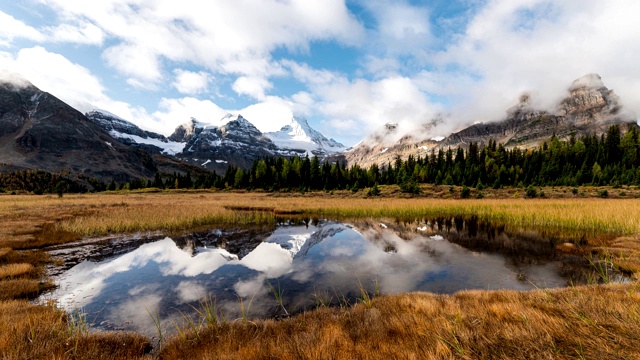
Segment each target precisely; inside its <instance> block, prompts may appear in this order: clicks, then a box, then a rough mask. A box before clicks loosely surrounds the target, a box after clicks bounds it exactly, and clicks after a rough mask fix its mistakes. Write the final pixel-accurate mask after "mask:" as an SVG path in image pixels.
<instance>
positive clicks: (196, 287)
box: [176, 281, 207, 303]
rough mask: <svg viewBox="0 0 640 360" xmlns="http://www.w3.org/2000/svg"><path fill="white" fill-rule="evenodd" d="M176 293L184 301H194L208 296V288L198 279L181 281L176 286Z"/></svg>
mask: <svg viewBox="0 0 640 360" xmlns="http://www.w3.org/2000/svg"><path fill="white" fill-rule="evenodd" d="M176 293H178V297H179V298H180V300H182V302H185V303H188V302H194V301H198V300H202V299H204V298H205V297H206V296H207V289H205V287H204V286H202V285H200V283H199V282H197V281H181V282H180V283H179V284H178V286H177V287H176Z"/></svg>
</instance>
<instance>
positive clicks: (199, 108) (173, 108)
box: [147, 97, 228, 134]
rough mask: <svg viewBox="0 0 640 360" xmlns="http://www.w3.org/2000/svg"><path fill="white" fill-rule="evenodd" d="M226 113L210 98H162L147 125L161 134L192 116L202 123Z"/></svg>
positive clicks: (169, 131) (217, 118) (220, 117)
mask: <svg viewBox="0 0 640 360" xmlns="http://www.w3.org/2000/svg"><path fill="white" fill-rule="evenodd" d="M227 113H228V111H225V110H224V109H222V108H220V107H219V106H218V105H216V104H215V103H213V102H212V101H210V100H199V99H196V98H193V97H184V98H181V99H166V98H163V99H162V100H161V101H160V104H159V105H158V111H156V112H154V113H153V114H152V115H151V116H152V117H153V122H152V123H150V124H147V126H148V127H152V128H154V129H156V131H160V132H162V133H163V134H171V133H172V132H173V130H175V128H176V127H178V126H179V125H180V124H184V123H185V122H187V121H189V119H191V118H192V117H193V118H196V119H198V121H200V122H203V123H208V124H215V123H217V122H218V121H220V119H222V117H223V116H225V115H226V114H227Z"/></svg>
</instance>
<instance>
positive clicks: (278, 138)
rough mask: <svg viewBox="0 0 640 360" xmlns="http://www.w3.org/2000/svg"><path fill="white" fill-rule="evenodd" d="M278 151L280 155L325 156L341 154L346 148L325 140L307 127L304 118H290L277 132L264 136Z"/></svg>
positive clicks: (307, 124) (331, 140)
mask: <svg viewBox="0 0 640 360" xmlns="http://www.w3.org/2000/svg"><path fill="white" fill-rule="evenodd" d="M265 135H266V136H267V137H268V138H269V139H271V141H272V142H273V143H274V144H276V146H277V147H278V149H280V153H281V154H283V155H284V154H286V153H287V152H288V153H290V154H291V155H300V156H304V155H309V156H313V155H317V156H320V157H322V156H326V155H329V154H335V153H339V152H343V151H344V150H346V147H345V146H344V145H342V144H340V143H339V142H337V141H335V140H333V139H327V138H326V137H325V136H324V135H322V134H321V133H320V132H318V131H316V130H315V129H313V128H311V126H309V123H308V122H307V120H306V119H305V118H302V117H296V116H293V115H292V116H291V119H290V120H289V123H288V124H286V125H285V126H283V127H282V128H281V129H280V130H279V131H276V132H268V133H266V134H265Z"/></svg>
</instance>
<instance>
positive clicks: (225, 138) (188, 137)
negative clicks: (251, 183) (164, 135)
mask: <svg viewBox="0 0 640 360" xmlns="http://www.w3.org/2000/svg"><path fill="white" fill-rule="evenodd" d="M221 123H223V125H220V126H216V125H204V124H201V123H198V122H197V121H196V120H194V119H192V120H191V122H189V123H187V124H185V125H181V126H179V127H178V128H177V129H176V131H175V132H174V133H173V134H172V135H171V136H170V137H169V139H174V140H177V139H180V138H181V139H183V141H185V146H184V150H183V151H182V152H180V153H178V154H176V155H175V156H176V158H178V159H180V160H182V161H185V162H187V163H190V164H194V165H200V166H202V167H205V168H207V169H208V170H215V171H217V172H218V173H224V171H226V169H227V167H228V165H229V164H233V165H235V166H238V167H241V168H249V167H250V166H251V163H252V162H253V160H255V159H259V158H262V157H265V156H274V155H275V154H276V146H275V145H274V144H273V142H271V140H269V139H268V138H267V137H266V136H264V135H263V134H262V133H261V132H260V130H258V129H257V128H256V127H255V126H253V124H251V123H250V122H249V121H247V120H246V119H245V118H243V117H242V116H240V115H228V116H226V117H225V118H223V119H222V120H221Z"/></svg>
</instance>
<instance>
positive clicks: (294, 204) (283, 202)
mask: <svg viewBox="0 0 640 360" xmlns="http://www.w3.org/2000/svg"><path fill="white" fill-rule="evenodd" d="M380 188H381V192H382V194H381V197H375V198H366V195H365V194H363V192H358V193H356V194H354V193H352V192H351V191H347V192H335V193H334V194H326V193H306V194H305V195H303V196H301V195H299V194H297V195H294V194H288V193H286V194H277V193H274V194H266V193H226V192H159V193H130V192H118V193H111V194H88V195H71V194H69V195H65V196H64V197H63V198H61V199H58V198H57V197H55V196H26V195H17V196H0V274H3V273H4V274H5V275H2V276H0V328H1V329H3V331H1V332H0V357H2V358H7V359H18V358H25V357H26V358H43V357H46V358H68V357H73V356H72V353H73V352H75V357H76V358H100V357H103V358H104V356H105V354H108V357H109V358H134V359H135V358H142V357H144V356H146V355H145V354H146V353H147V352H148V351H149V345H150V344H149V341H148V340H147V339H145V338H144V337H142V336H140V335H136V334H124V333H99V334H92V333H90V334H84V335H82V336H74V337H70V335H69V333H68V326H69V325H68V321H69V319H68V318H67V317H66V316H65V315H64V314H63V313H62V312H61V311H58V310H56V309H54V308H52V307H50V306H35V305H32V304H29V303H28V302H27V301H26V299H28V298H31V297H33V296H36V295H38V294H39V293H40V292H41V291H42V290H43V289H44V288H46V287H47V286H51V285H50V284H48V283H47V282H46V280H42V279H41V275H42V267H43V264H45V263H46V262H48V261H51V260H50V259H49V258H48V257H47V256H46V253H44V252H43V251H41V250H40V249H41V248H42V247H43V246H48V245H51V244H58V243H64V242H69V241H75V240H77V239H79V238H82V237H87V236H104V235H111V234H120V233H135V232H141V231H162V232H165V233H181V232H187V231H192V230H193V229H194V228H206V227H213V226H215V227H230V228H233V227H241V226H273V225H275V224H276V222H277V221H278V218H279V217H280V216H285V215H287V216H288V215H291V214H297V215H299V216H304V217H306V218H323V217H324V218H334V219H337V220H353V221H355V220H358V219H368V218H391V219H394V220H398V221H414V220H416V219H425V218H446V217H462V218H469V217H474V218H476V219H478V220H479V221H486V222H489V223H494V224H502V225H504V226H505V228H506V229H507V230H509V231H522V230H538V231H542V232H546V233H549V232H557V233H570V234H571V236H572V237H575V239H580V238H581V237H584V238H585V239H587V244H586V246H585V247H584V248H582V249H581V251H583V253H593V254H595V255H597V257H595V258H593V261H594V264H602V262H601V261H602V258H603V256H604V255H603V254H609V257H606V256H605V259H606V261H607V264H606V265H605V266H606V267H607V268H611V267H616V268H617V269H619V270H620V271H622V272H623V273H625V274H627V275H629V276H630V278H631V279H632V280H631V282H629V283H626V284H603V285H592V286H585V287H575V288H567V289H559V290H544V291H543V290H536V291H530V292H511V291H492V292H485V291H472V292H461V293H458V294H455V295H453V296H443V295H434V294H424V293H416V294H404V295H396V296H386V295H385V296H370V295H369V294H368V293H367V297H366V298H365V297H364V296H363V299H362V300H361V301H360V302H359V303H356V304H350V303H349V302H348V300H346V297H344V296H342V297H341V295H340V294H335V297H334V298H335V299H337V301H339V302H340V304H341V306H340V307H338V308H331V307H327V306H326V305H328V303H330V302H331V299H332V298H330V297H329V296H324V294H318V296H317V300H318V309H317V310H316V311H312V312H308V313H304V314H301V315H298V316H294V317H292V318H290V319H286V320H283V321H277V322H274V321H269V320H265V321H256V322H254V321H251V320H250V318H249V315H248V313H249V308H250V306H251V300H249V301H248V302H247V303H244V302H242V301H241V305H240V306H241V313H242V314H243V315H242V319H243V320H244V321H232V322H227V321H224V319H222V320H221V319H220V313H219V311H218V309H216V307H215V305H213V306H208V308H209V310H206V309H203V310H202V313H203V314H206V315H205V316H203V318H207V320H206V321H205V322H206V323H207V326H203V325H204V323H205V322H203V323H202V324H200V323H193V325H194V327H196V325H198V326H197V335H196V334H195V331H194V330H193V329H188V328H187V329H186V330H185V331H184V334H183V338H182V339H179V338H171V339H165V338H164V333H163V334H162V336H163V341H162V342H163V343H165V344H166V345H165V346H164V348H163V349H161V350H160V354H159V356H160V357H161V358H221V357H229V358H248V359H251V358H265V357H271V358H282V359H294V358H354V357H356V358H381V357H389V358H394V357H398V356H401V355H402V356H403V357H408V358H411V357H413V358H446V357H453V356H455V357H459V358H469V359H471V358H528V357H529V358H530V357H538V358H540V357H542V358H573V357H576V356H584V357H585V358H615V357H621V358H635V357H638V351H637V350H636V347H637V340H638V337H637V334H639V333H640V321H639V320H638V319H640V305H639V304H640V285H639V283H638V274H640V241H638V235H639V234H640V202H638V201H637V200H634V199H633V197H635V196H637V195H638V194H637V193H638V191H636V190H633V189H632V190H628V191H626V194H625V196H624V199H623V198H620V197H618V196H617V195H616V194H617V192H614V191H609V193H610V196H609V198H607V199H602V198H597V192H598V191H599V190H598V189H596V188H593V189H590V188H581V192H580V194H582V193H585V194H588V195H589V196H593V197H582V195H580V196H577V195H575V194H573V193H572V192H571V191H567V192H566V193H562V189H544V191H545V194H546V197H547V198H545V199H527V200H525V199H523V195H522V194H519V195H518V194H515V192H513V193H510V192H508V191H503V192H500V191H495V192H494V191H492V190H486V191H484V192H483V194H484V196H485V198H484V199H481V200H479V199H464V200H461V199H453V198H451V195H450V194H449V192H448V191H446V189H444V188H443V189H440V188H437V187H431V188H427V189H424V190H425V191H424V192H423V194H424V195H423V196H421V197H414V198H393V197H391V196H395V195H394V193H393V191H394V190H393V189H389V188H386V187H382V186H381V187H380ZM569 190H571V189H569ZM563 194H565V195H566V196H565V195H563ZM445 197H450V198H449V199H445ZM514 199H517V201H514ZM583 245H584V244H582V245H581V246H583ZM27 250H30V251H27ZM29 265H30V266H31V267H29ZM28 267H29V269H28V270H27V268H28ZM600 274H602V275H604V276H609V273H608V272H607V273H606V275H605V273H604V272H601V273H600ZM595 280H598V281H597V282H603V281H602V280H605V279H602V276H600V275H598V276H597V277H596V278H595ZM274 289H275V287H274ZM277 294H280V295H279V296H280V298H281V297H282V292H281V290H278V289H275V291H274V296H276V302H277V301H278V298H277ZM374 295H375V294H374ZM15 299H21V300H15ZM23 299H25V300H23ZM212 304H213V303H212ZM205 308H206V307H205ZM214 324H217V325H214ZM567 329H571V330H570V331H568V330H567ZM5 330H6V331H5ZM185 339H186V340H185ZM165 340H166V341H165Z"/></svg>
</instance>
